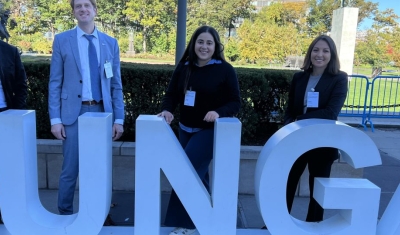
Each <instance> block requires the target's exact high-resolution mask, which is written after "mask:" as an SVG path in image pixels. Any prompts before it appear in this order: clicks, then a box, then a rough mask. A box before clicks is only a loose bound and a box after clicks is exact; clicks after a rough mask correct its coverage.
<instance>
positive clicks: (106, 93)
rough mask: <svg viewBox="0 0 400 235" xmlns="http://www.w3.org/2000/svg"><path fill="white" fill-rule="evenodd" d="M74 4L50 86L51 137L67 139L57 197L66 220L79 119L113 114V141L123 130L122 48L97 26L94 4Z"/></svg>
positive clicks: (58, 42)
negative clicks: (74, 24) (90, 114)
mask: <svg viewBox="0 0 400 235" xmlns="http://www.w3.org/2000/svg"><path fill="white" fill-rule="evenodd" d="M70 4H71V7H72V12H73V14H74V16H75V18H76V19H77V21H78V25H77V27H75V28H74V29H71V30H68V31H66V32H63V33H60V34H57V35H56V36H55V38H54V42H53V55H52V58H51V67H50V81H49V115H50V121H51V132H52V133H53V135H54V136H55V137H56V138H57V139H60V140H63V155H64V161H63V166H62V171H61V175H60V182H59V193H58V210H59V212H60V214H62V215H69V214H72V213H73V200H74V191H75V185H76V180H77V177H78V169H79V167H78V163H79V156H78V154H79V149H78V116H79V115H82V114H83V113H85V112H107V113H113V117H114V124H113V127H112V133H113V136H112V138H113V140H117V139H119V138H120V137H121V135H122V133H123V131H124V129H123V122H124V102H123V95H122V83H121V72H120V58H119V47H118V43H117V41H116V40H115V39H114V38H111V37H110V36H108V35H106V34H104V33H101V32H100V31H98V30H97V28H96V27H95V23H94V18H95V16H96V14H97V8H96V0H70ZM93 46H94V47H93ZM94 48H95V49H96V50H95V51H94ZM91 50H92V51H91ZM91 52H93V53H91ZM96 54H97V56H96ZM93 63H94V66H93ZM94 67H96V68H95V69H94V70H93V68H94ZM96 70H97V71H96ZM93 71H94V72H95V73H94V72H93ZM96 79H97V80H96ZM94 84H97V85H98V87H97V88H96V86H94ZM110 128H111V127H110ZM110 138H111V137H110ZM87 141H90V140H87ZM95 159H96V156H93V160H95Z"/></svg>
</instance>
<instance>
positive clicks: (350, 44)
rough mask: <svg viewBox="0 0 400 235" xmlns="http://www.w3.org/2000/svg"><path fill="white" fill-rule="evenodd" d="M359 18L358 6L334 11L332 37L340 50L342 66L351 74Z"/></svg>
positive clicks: (342, 68)
mask: <svg viewBox="0 0 400 235" xmlns="http://www.w3.org/2000/svg"><path fill="white" fill-rule="evenodd" d="M357 20H358V8H354V7H342V8H339V9H336V10H334V11H333V17H332V30H331V37H332V39H333V41H335V44H336V47H337V50H338V54H339V59H340V68H341V70H342V71H345V72H346V73H347V74H349V75H350V74H353V61H354V49H355V46H356V33H357Z"/></svg>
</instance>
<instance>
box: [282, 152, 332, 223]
mask: <svg viewBox="0 0 400 235" xmlns="http://www.w3.org/2000/svg"><path fill="white" fill-rule="evenodd" d="M337 158H338V150H337V149H334V148H317V149H313V150H310V151H308V152H306V153H304V154H303V155H301V156H300V158H298V159H297V160H296V162H295V163H294V164H293V167H292V169H291V170H290V173H289V178H288V182H287V188H286V203H287V207H288V211H289V213H290V211H291V209H292V205H293V200H294V196H295V194H296V189H297V184H298V183H299V180H300V177H301V175H302V174H303V172H304V169H305V168H306V166H307V164H308V171H309V173H310V176H309V179H308V180H309V187H310V203H309V205H308V213H307V218H306V221H308V222H318V221H322V220H323V216H324V209H322V207H321V206H320V205H319V204H318V202H317V201H316V200H315V199H314V197H313V193H314V179H315V177H323V178H328V177H329V175H330V173H331V167H332V164H333V162H334V161H335V160H336V159H337Z"/></svg>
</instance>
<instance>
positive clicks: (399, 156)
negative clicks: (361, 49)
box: [39, 117, 400, 234]
mask: <svg viewBox="0 0 400 235" xmlns="http://www.w3.org/2000/svg"><path fill="white" fill-rule="evenodd" d="M339 120H340V121H342V122H344V123H347V124H349V125H352V126H354V127H355V128H358V129H360V130H362V131H364V132H365V133H366V134H367V135H368V136H369V137H370V138H371V139H372V140H373V141H374V143H375V144H376V145H377V147H378V149H379V151H380V154H381V158H382V165H380V166H373V167H367V168H364V178H366V179H368V180H370V181H371V182H373V183H374V184H376V185H377V186H379V187H380V188H381V190H382V191H381V200H380V209H379V218H380V217H381V216H382V214H383V212H384V210H385V208H386V207H387V205H388V203H389V201H390V199H391V198H392V196H393V194H394V192H395V190H396V188H397V186H398V185H399V183H400V120H382V121H381V122H379V120H378V121H375V123H374V125H375V130H374V132H372V131H371V129H370V128H368V129H367V130H364V128H363V127H360V126H359V125H358V124H359V123H361V122H360V120H358V119H355V118H343V117H341V118H340V119H339ZM39 194H40V198H41V201H42V203H43V205H44V207H45V208H47V209H48V210H49V211H51V212H54V213H57V208H56V205H57V191H56V190H40V192H39ZM75 198H76V200H75V208H76V210H78V201H79V198H78V193H76V197H75ZM168 198H169V194H168V193H162V218H161V220H162V221H163V220H164V216H165V211H166V207H167V203H168ZM308 200H309V198H302V197H297V198H295V202H294V205H293V211H292V215H293V216H294V217H296V218H298V219H301V220H304V219H305V216H306V211H307V205H308ZM112 203H113V205H112V207H111V209H110V215H111V218H112V219H113V221H114V222H115V223H116V225H119V226H133V225H134V224H133V222H134V193H133V192H119V191H115V192H113V198H112ZM335 213H336V211H335V210H327V211H326V212H325V217H330V216H332V215H334V214H335ZM263 225H264V222H263V220H262V218H261V215H260V212H259V210H258V208H257V204H256V200H255V197H254V195H243V194H241V195H239V202H238V220H237V226H238V228H255V229H256V228H261V227H262V226H263ZM263 234H265V233H263Z"/></svg>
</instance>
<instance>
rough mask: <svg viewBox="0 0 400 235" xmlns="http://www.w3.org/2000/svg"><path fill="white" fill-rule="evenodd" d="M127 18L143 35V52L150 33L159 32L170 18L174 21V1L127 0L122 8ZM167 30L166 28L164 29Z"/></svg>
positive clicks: (167, 23)
mask: <svg viewBox="0 0 400 235" xmlns="http://www.w3.org/2000/svg"><path fill="white" fill-rule="evenodd" d="M123 13H124V14H126V16H127V17H128V19H129V20H130V21H131V22H133V23H134V24H136V25H137V26H138V30H141V31H142V36H143V52H147V43H148V39H149V37H150V35H151V34H152V33H155V32H159V31H160V30H162V29H163V28H164V26H163V25H164V24H166V25H168V26H170V25H171V22H168V20H170V19H171V18H173V19H174V22H175V21H176V2H175V1H174V0H129V1H128V2H127V3H126V8H125V9H124V10H123ZM166 31H167V30H166Z"/></svg>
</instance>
